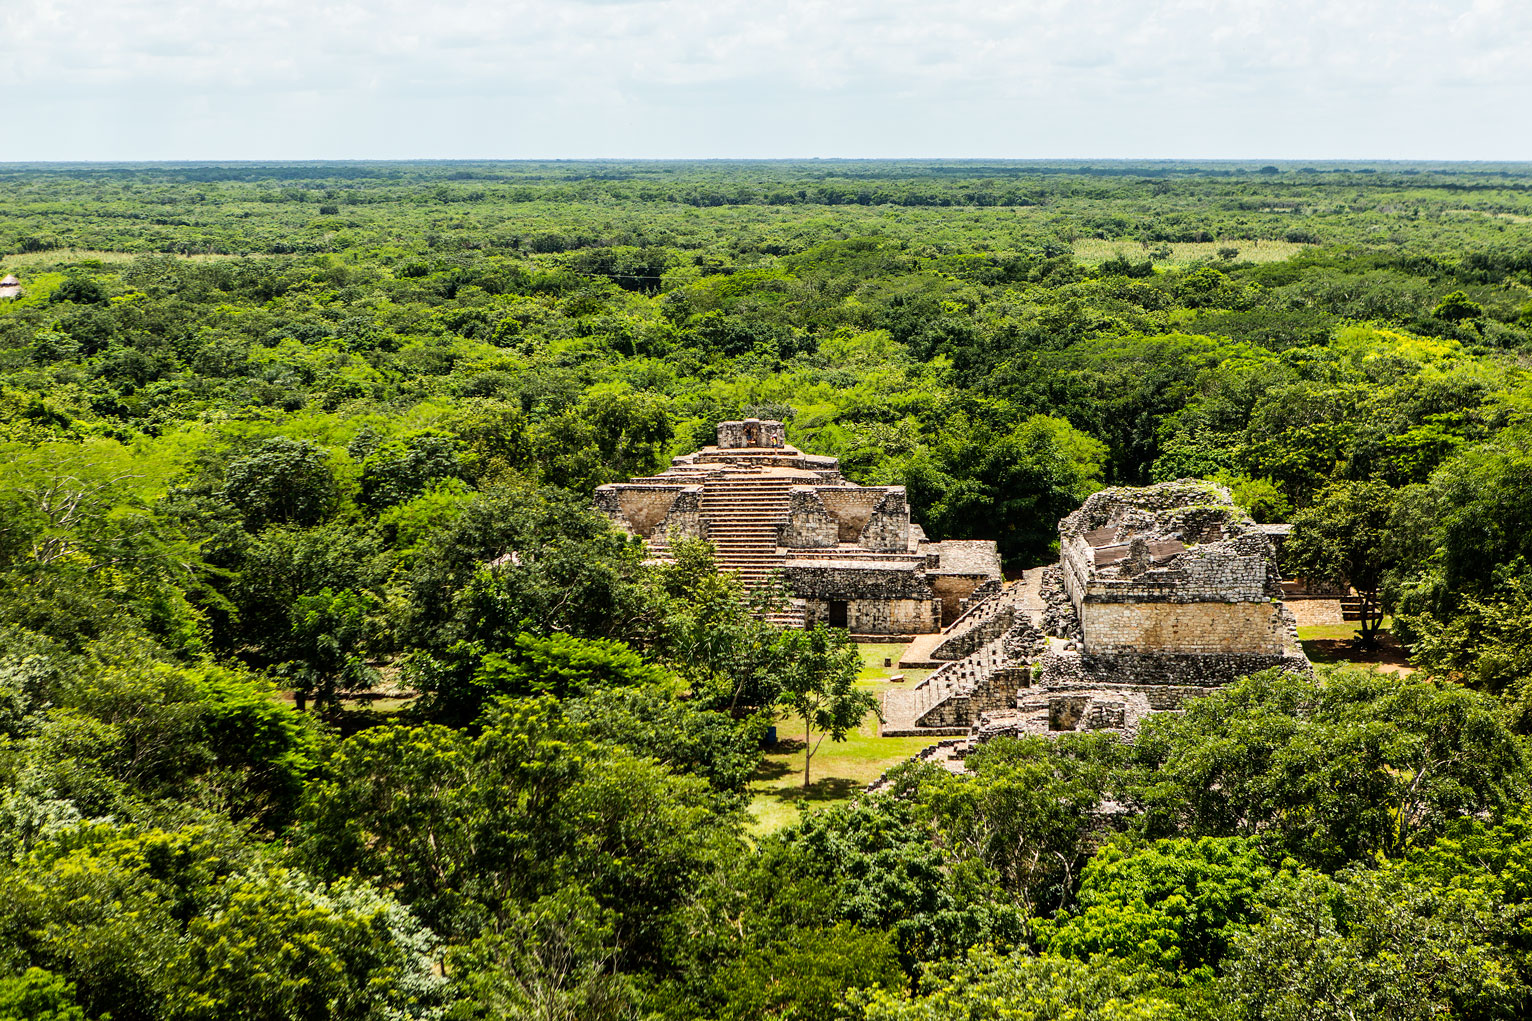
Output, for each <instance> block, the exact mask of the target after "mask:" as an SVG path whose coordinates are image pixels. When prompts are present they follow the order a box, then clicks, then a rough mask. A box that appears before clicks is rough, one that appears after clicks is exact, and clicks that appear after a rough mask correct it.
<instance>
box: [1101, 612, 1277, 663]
mask: <svg viewBox="0 0 1532 1021" xmlns="http://www.w3.org/2000/svg"><path fill="white" fill-rule="evenodd" d="M1080 628H1081V631H1082V632H1083V634H1084V635H1085V651H1086V653H1087V654H1090V655H1107V654H1112V653H1118V652H1134V651H1137V652H1150V653H1153V652H1169V653H1176V652H1184V653H1244V654H1260V655H1278V656H1279V655H1281V654H1282V653H1283V652H1284V651H1285V650H1286V649H1287V648H1288V645H1289V641H1288V637H1287V629H1286V627H1285V625H1284V623H1283V620H1282V617H1281V614H1280V612H1279V604H1277V603H1272V602H1259V603H1215V602H1199V603H1180V602H1176V603H1165V602H1112V603H1107V602H1087V603H1086V604H1085V610H1084V612H1083V613H1082V614H1081V618H1080Z"/></svg>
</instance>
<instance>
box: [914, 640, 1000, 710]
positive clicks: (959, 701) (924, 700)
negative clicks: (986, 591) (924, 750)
mask: <svg viewBox="0 0 1532 1021" xmlns="http://www.w3.org/2000/svg"><path fill="white" fill-rule="evenodd" d="M1010 665H1011V662H1010V657H1008V656H1007V655H1006V652H1005V649H1004V642H1003V640H1002V639H1000V638H996V639H994V640H992V641H989V642H986V643H985V644H984V645H982V646H980V647H979V648H978V649H977V650H976V651H974V652H972V653H970V654H969V655H967V656H964V657H963V658H962V659H959V660H954V661H953V662H951V663H948V664H947V665H945V666H942V667H939V668H938V669H937V670H936V671H935V672H934V673H932V674H931V676H929V677H927V678H926V679H925V680H924V681H922V682H920V684H919V685H918V686H917V687H916V688H915V691H914V695H915V722H916V724H917V725H919V726H924V727H953V726H967V725H969V724H970V723H972V722H973V719H975V718H976V717H977V711H976V709H975V707H974V706H973V705H972V704H971V703H972V702H973V700H974V697H975V696H976V695H981V693H982V692H983V689H985V688H987V687H989V686H991V685H990V682H991V681H992V680H993V679H995V678H996V675H997V674H998V673H999V672H1000V671H1002V670H1005V669H1006V668H1007V667H1009V666H1010ZM1018 686H1019V685H1018V684H1011V685H1010V690H1009V692H1008V693H1007V695H1008V699H1007V700H1008V701H1010V702H1011V703H1012V704H1014V702H1015V695H1016V688H1017V687H1018ZM1002 697H1005V696H1002ZM980 708H985V709H987V708H990V706H988V705H987V704H986V705H984V706H982V707H980Z"/></svg>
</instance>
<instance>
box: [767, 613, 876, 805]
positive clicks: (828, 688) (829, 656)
mask: <svg viewBox="0 0 1532 1021" xmlns="http://www.w3.org/2000/svg"><path fill="white" fill-rule="evenodd" d="M777 651H778V653H779V654H780V655H781V673H780V678H781V685H782V694H781V696H780V699H781V704H782V705H783V706H785V707H786V708H788V709H790V710H791V711H792V712H793V713H794V714H795V715H797V717H798V718H799V719H800V720H802V721H803V786H804V787H805V788H806V787H808V785H809V766H810V764H811V763H812V762H813V760H814V753H815V752H817V751H819V746H820V745H821V744H823V743H824V739H825V738H827V737H828V738H829V739H830V740H831V741H835V742H840V741H844V740H845V739H846V735H848V734H850V733H851V732H852V731H854V730H856V728H858V727H860V726H861V725H862V720H863V718H864V717H866V715H867V714H868V713H879V714H880V715H881V710H880V708H879V706H878V699H877V696H876V695H874V694H873V693H872V692H870V691H862V690H860V689H858V688H857V686H856V678H857V674H858V673H859V672H860V671H861V655H860V654H859V653H858V652H857V649H856V646H855V645H853V644H852V643H851V641H850V639H849V638H847V637H846V636H845V633H844V632H836V631H831V630H830V629H829V628H827V627H825V626H824V624H822V623H821V624H817V625H815V626H814V629H813V630H812V631H795V630H790V631H784V632H782V636H781V638H780V639H778V644H777ZM816 730H817V731H819V740H817V741H816V740H814V731H816Z"/></svg>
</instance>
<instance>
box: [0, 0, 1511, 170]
mask: <svg viewBox="0 0 1532 1021" xmlns="http://www.w3.org/2000/svg"><path fill="white" fill-rule="evenodd" d="M0 84H3V103H4V111H5V112H4V114H3V116H0V160H128V159H134V160H137V159H319V158H323V159H341V158H359V159H360V158H412V157H429V158H524V157H539V158H540V157H590V156H614V157H623V156H626V157H773V156H793V157H804V156H954V157H957V156H973V157H1008V158H1023V159H1024V158H1045V157H1093V158H1103V157H1128V158H1143V157H1182V158H1194V157H1228V158H1290V159H1315V160H1317V159H1326V158H1329V159H1342V158H1379V159H1381V158H1401V159H1403V158H1416V159H1513V160H1526V159H1532V0H1460V2H1450V0H1447V2H1432V0H1016V2H1004V0H1000V2H997V0H955V2H942V0H583V2H582V0H543V2H537V3H528V2H522V0H458V2H456V3H452V4H433V3H430V2H424V0H414V2H404V0H356V2H351V3H332V2H329V0H239V2H233V0H194V2H184V3H183V2H166V0H9V2H7V3H4V4H0Z"/></svg>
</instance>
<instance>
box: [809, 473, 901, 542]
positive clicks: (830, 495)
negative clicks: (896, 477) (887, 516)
mask: <svg viewBox="0 0 1532 1021" xmlns="http://www.w3.org/2000/svg"><path fill="white" fill-rule="evenodd" d="M886 494H887V490H884V489H874V488H863V487H861V486H827V487H825V488H823V489H820V490H819V491H818V495H819V499H820V502H821V503H823V504H824V507H825V510H826V511H828V512H829V514H830V516H831V517H833V518H834V519H835V521H836V523H837V525H838V527H839V532H838V535H837V540H838V541H840V542H860V541H861V538H862V530H863V529H864V528H866V527H867V520H868V519H869V518H871V517H872V512H873V510H874V509H875V508H876V507H877V506H878V504H879V503H881V502H882V501H883V498H884V496H885V495H886Z"/></svg>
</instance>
